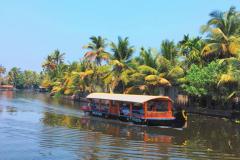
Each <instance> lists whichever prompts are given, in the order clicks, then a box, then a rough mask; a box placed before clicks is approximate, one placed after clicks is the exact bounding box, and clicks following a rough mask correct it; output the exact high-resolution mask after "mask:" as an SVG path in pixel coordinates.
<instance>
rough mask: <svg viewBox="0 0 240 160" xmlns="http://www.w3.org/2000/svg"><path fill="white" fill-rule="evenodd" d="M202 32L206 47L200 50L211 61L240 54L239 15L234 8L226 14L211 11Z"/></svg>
mask: <svg viewBox="0 0 240 160" xmlns="http://www.w3.org/2000/svg"><path fill="white" fill-rule="evenodd" d="M210 17H211V19H210V20H209V21H208V23H207V25H204V26H202V32H203V33H207V34H208V35H207V37H208V39H206V42H207V43H206V45H205V47H204V48H203V50H202V54H203V55H204V56H205V57H210V60H211V59H216V58H229V57H238V56H239V54H240V36H239V34H240V14H239V12H237V11H236V8H235V7H231V8H230V9H229V10H228V11H227V12H221V11H213V12H211V13H210Z"/></svg>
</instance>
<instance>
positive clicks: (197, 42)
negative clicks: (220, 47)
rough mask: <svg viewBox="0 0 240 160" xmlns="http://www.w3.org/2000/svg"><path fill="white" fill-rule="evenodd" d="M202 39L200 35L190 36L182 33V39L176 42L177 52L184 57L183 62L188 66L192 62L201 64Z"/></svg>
mask: <svg viewBox="0 0 240 160" xmlns="http://www.w3.org/2000/svg"><path fill="white" fill-rule="evenodd" d="M204 45H205V44H204V41H203V40H202V39H201V38H200V37H196V38H195V37H194V38H190V37H189V35H184V37H183V40H181V41H180V42H179V44H178V46H179V53H180V55H182V56H183V57H184V64H185V65H186V68H185V69H187V68H189V67H190V66H191V65H192V64H197V65H201V64H202V55H201V51H202V49H203V47H204Z"/></svg>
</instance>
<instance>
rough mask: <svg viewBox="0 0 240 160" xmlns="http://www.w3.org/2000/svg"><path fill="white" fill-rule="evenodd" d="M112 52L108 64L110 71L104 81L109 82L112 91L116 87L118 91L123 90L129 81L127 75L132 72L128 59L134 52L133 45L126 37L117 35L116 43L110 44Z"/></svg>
mask: <svg viewBox="0 0 240 160" xmlns="http://www.w3.org/2000/svg"><path fill="white" fill-rule="evenodd" d="M110 46H111V49H112V52H113V54H112V55H111V61H110V64H111V65H112V71H111V72H110V73H109V74H108V75H107V76H106V78H105V83H110V86H109V88H110V91H111V92H113V91H114V89H115V88H116V87H118V89H119V91H120V92H123V91H124V90H125V85H126V84H127V83H128V82H129V76H130V73H131V72H132V70H131V68H130V67H129V65H128V64H129V62H130V59H131V57H132V55H133V52H134V47H133V46H130V44H129V40H128V37H126V38H124V39H123V38H121V37H118V42H117V44H115V43H113V42H112V43H111V44H110Z"/></svg>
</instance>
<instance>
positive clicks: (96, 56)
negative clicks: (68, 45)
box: [83, 36, 109, 65]
mask: <svg viewBox="0 0 240 160" xmlns="http://www.w3.org/2000/svg"><path fill="white" fill-rule="evenodd" d="M90 40H91V42H90V43H89V44H88V45H86V46H84V47H83V48H86V49H89V50H90V51H88V52H86V53H85V55H84V57H85V58H87V59H89V60H92V61H94V62H96V64H97V65H101V63H102V61H103V60H105V61H106V60H108V59H109V53H107V52H106V51H105V47H106V46H107V44H106V39H104V38H102V37H101V36H98V37H96V36H92V37H90Z"/></svg>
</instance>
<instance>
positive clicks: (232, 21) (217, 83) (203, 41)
mask: <svg viewBox="0 0 240 160" xmlns="http://www.w3.org/2000/svg"><path fill="white" fill-rule="evenodd" d="M210 17H211V18H210V20H209V21H208V22H207V24H206V25H205V26H203V27H202V29H203V30H202V31H203V33H206V36H205V35H204V36H203V37H190V36H189V35H185V36H184V37H183V40H181V41H179V42H178V43H174V42H173V41H169V40H164V41H162V42H161V45H160V51H158V50H157V49H152V48H149V49H145V48H144V47H142V48H141V49H140V50H139V51H138V50H136V48H135V47H134V46H131V45H130V42H129V39H128V37H126V38H121V37H118V40H117V42H115V43H114V42H111V43H107V40H106V39H105V38H103V37H101V36H97V37H96V36H92V37H90V43H88V44H87V45H86V46H84V47H83V48H84V49H87V52H85V54H84V57H83V59H81V60H80V61H75V62H72V63H70V64H66V63H64V53H60V51H58V50H56V51H54V52H53V53H51V54H50V55H49V56H48V57H47V58H46V59H45V61H44V63H43V70H44V71H43V74H42V75H43V78H41V80H42V81H41V85H42V86H43V87H47V88H49V89H50V90H51V92H52V93H53V94H57V95H59V94H65V95H73V94H78V95H81V96H84V95H86V94H88V93H90V92H117V93H134V94H151V95H159V87H161V88H163V89H166V88H168V87H171V86H174V87H177V88H179V89H180V92H181V91H184V92H185V93H187V94H188V95H191V97H194V98H196V97H197V99H201V100H202V99H205V100H206V97H208V98H207V99H209V100H214V101H218V102H219V104H220V102H224V103H225V102H232V100H233V99H234V98H235V97H237V96H240V84H239V83H240V76H239V75H240V69H239V68H240V58H239V57H240V36H239V34H240V13H239V12H238V11H236V9H235V8H234V7H231V8H230V9H229V10H228V11H227V12H220V11H214V12H212V13H211V14H210ZM106 50H108V51H110V52H109V53H108V52H106ZM103 62H104V63H103ZM15 72H16V73H15ZM28 74H29V73H28V72H26V73H25V76H29V75H28ZM10 77H13V79H14V77H15V79H17V80H15V81H14V82H13V83H16V84H18V85H26V84H30V83H31V82H30V80H27V81H26V80H25V81H24V76H22V77H21V76H19V75H18V69H17V68H15V71H14V70H13V72H12V73H11V76H10ZM16 77H17V78H16ZM23 81H24V83H22V82H23Z"/></svg>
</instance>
